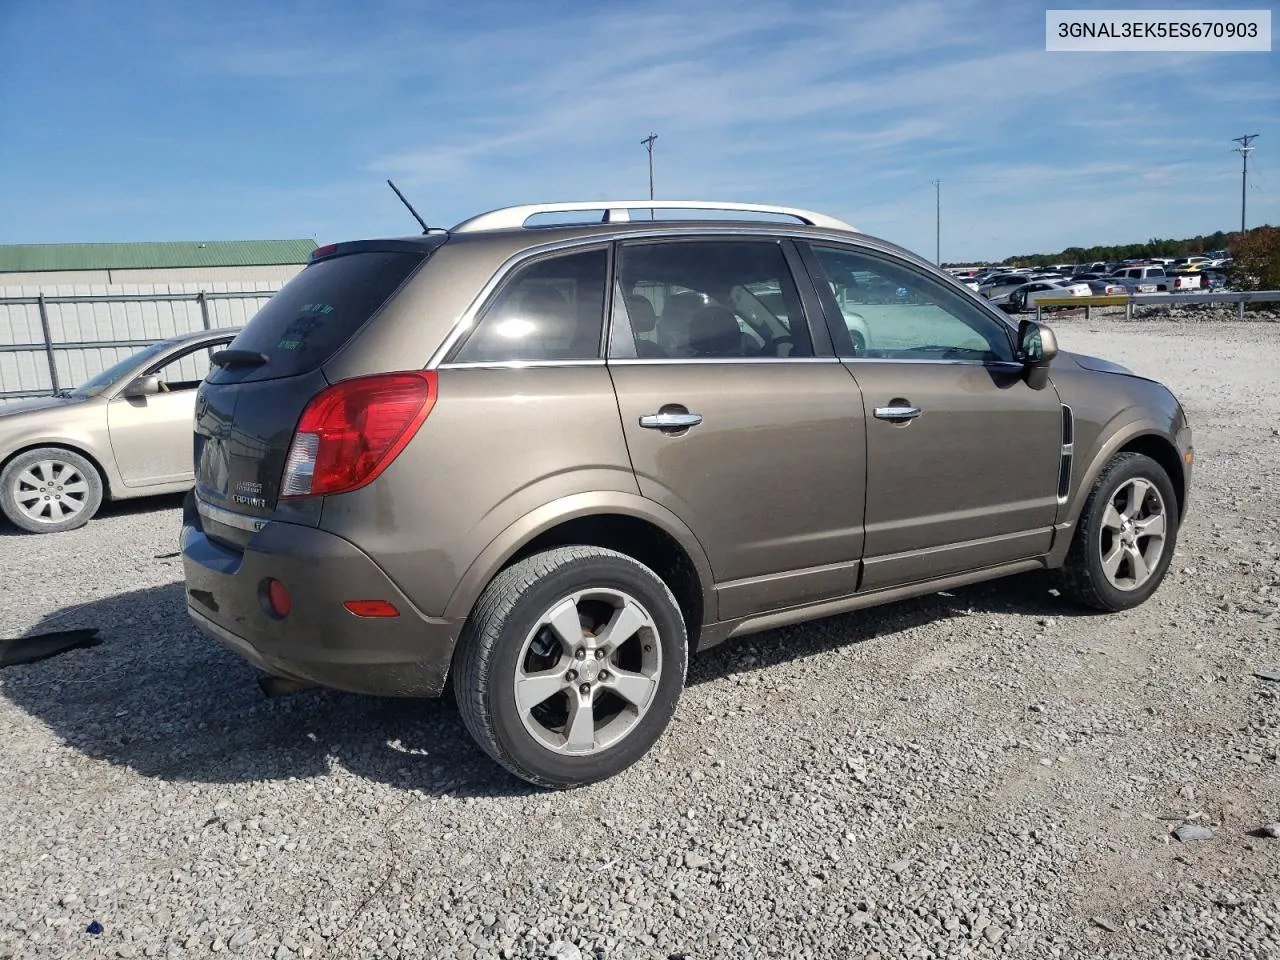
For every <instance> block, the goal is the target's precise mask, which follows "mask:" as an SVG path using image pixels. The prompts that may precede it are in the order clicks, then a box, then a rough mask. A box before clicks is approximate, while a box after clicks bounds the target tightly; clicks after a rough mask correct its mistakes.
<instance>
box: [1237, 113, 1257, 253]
mask: <svg viewBox="0 0 1280 960" xmlns="http://www.w3.org/2000/svg"><path fill="white" fill-rule="evenodd" d="M1257 139H1258V135H1257V134H1256V133H1247V134H1245V135H1244V136H1243V137H1236V138H1235V139H1234V140H1232V141H1231V142H1232V143H1238V144H1240V146H1238V147H1236V153H1238V154H1240V159H1241V160H1243V161H1244V167H1243V169H1242V170H1241V171H1240V232H1241V233H1244V209H1245V198H1246V196H1247V190H1248V187H1249V154H1251V153H1253V147H1251V146H1249V144H1251V143H1253V141H1255V140H1257Z"/></svg>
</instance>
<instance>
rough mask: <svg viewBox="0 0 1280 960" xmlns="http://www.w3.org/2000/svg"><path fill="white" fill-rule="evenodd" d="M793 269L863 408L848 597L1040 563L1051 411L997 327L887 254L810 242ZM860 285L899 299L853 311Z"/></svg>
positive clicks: (1055, 423) (1057, 421)
mask: <svg viewBox="0 0 1280 960" xmlns="http://www.w3.org/2000/svg"><path fill="white" fill-rule="evenodd" d="M806 261H807V262H808V263H809V265H810V268H811V269H812V270H813V271H814V273H815V279H816V280H817V281H818V286H819V289H820V292H821V294H822V297H823V304H824V307H825V308H826V311H827V313H828V316H829V317H831V318H835V320H836V322H834V323H832V324H831V332H832V337H833V339H834V340H835V341H836V345H837V350H838V351H839V353H840V354H841V356H842V357H843V358H844V362H845V363H846V364H847V366H848V367H849V369H850V370H851V371H852V373H853V376H854V378H855V379H856V380H857V382H858V385H859V387H861V389H862V394H863V397H864V401H865V405H866V424H867V494H866V495H867V504H866V540H865V543H864V562H863V577H862V584H861V586H862V589H864V590H873V589H877V588H882V587H889V586H894V585H898V584H905V583H911V582H916V581H923V580H930V579H934V578H936V577H942V576H946V575H948V574H952V573H956V572H959V571H965V570H971V569H978V568H983V567H993V566H997V565H999V564H1003V563H1009V562H1012V561H1017V560H1022V559H1027V558H1031V557H1038V556H1040V555H1042V554H1044V553H1046V552H1047V551H1048V550H1049V546H1050V543H1051V541H1052V539H1053V524H1054V521H1055V518H1056V514H1057V509H1058V475H1059V468H1060V464H1061V457H1062V454H1063V434H1062V419H1063V414H1062V406H1061V404H1060V402H1059V399H1058V395H1057V392H1056V391H1055V389H1054V387H1053V385H1052V384H1051V383H1050V384H1048V385H1046V386H1045V387H1044V388H1043V389H1039V390H1037V389H1033V388H1032V387H1030V386H1029V385H1028V384H1027V382H1026V381H1025V379H1024V371H1023V367H1022V365H1021V364H1020V363H1017V362H1015V360H1014V347H1013V339H1012V336H1011V334H1012V331H1011V330H1010V328H1009V326H1008V324H1006V323H1003V322H1002V321H1000V320H999V319H997V318H996V317H993V316H991V314H990V313H989V312H988V311H987V310H986V309H984V308H983V307H982V306H981V305H980V304H978V303H975V302H974V301H973V299H972V298H971V297H969V296H968V295H967V294H966V293H965V292H964V291H963V290H958V289H955V288H954V287H952V286H951V285H950V284H947V283H946V282H945V281H944V280H942V279H940V278H935V277H933V276H931V275H930V274H929V273H928V272H927V271H926V270H925V268H923V267H920V266H918V265H916V264H914V263H912V262H910V261H908V260H906V259H905V258H900V257H898V256H896V255H892V254H889V253H884V252H879V251H875V250H871V249H869V248H862V247H858V246H854V245H848V246H844V245H835V244H830V245H828V244H814V245H813V246H812V247H811V248H810V249H809V250H808V251H807V252H806ZM867 275H872V276H879V277H882V278H884V279H885V280H886V281H888V282H889V283H891V284H893V285H894V286H896V287H905V288H906V290H907V291H908V296H907V297H906V298H903V299H898V300H895V301H894V302H861V301H859V299H858V297H859V295H858V293H857V290H856V289H852V288H851V285H850V284H849V283H848V282H847V281H848V278H851V277H865V276H867ZM861 286H862V287H865V286H866V285H865V284H862V285H861ZM842 309H843V310H845V311H850V312H856V314H857V316H858V317H859V319H860V320H861V321H862V322H863V323H864V324H865V325H866V326H867V327H869V328H870V331H871V336H870V344H871V349H869V350H863V351H857V350H855V349H854V348H853V346H852V344H851V341H850V339H849V338H848V336H847V334H845V333H843V331H844V330H845V329H846V324H845V323H842V322H840V318H841V317H842V313H841V310H842Z"/></svg>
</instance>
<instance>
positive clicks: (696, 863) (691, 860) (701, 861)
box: [684, 850, 711, 870]
mask: <svg viewBox="0 0 1280 960" xmlns="http://www.w3.org/2000/svg"><path fill="white" fill-rule="evenodd" d="M710 863H711V861H710V860H708V859H707V858H706V857H704V856H702V855H701V854H697V853H694V852H693V851H692V850H689V851H687V852H686V853H685V855H684V865H685V866H686V867H688V868H689V869H690V870H701V869H702V868H703V867H705V866H708V865H709V864H710Z"/></svg>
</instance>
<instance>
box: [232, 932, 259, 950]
mask: <svg viewBox="0 0 1280 960" xmlns="http://www.w3.org/2000/svg"><path fill="white" fill-rule="evenodd" d="M255 937H257V933H256V932H255V931H254V929H253V927H241V928H240V929H239V930H237V931H236V932H235V933H233V934H232V935H231V939H230V940H228V941H227V949H228V950H230V951H232V952H233V953H239V952H240V951H241V950H243V949H244V948H245V947H247V946H248V945H249V944H251V943H253V941H254V938H255Z"/></svg>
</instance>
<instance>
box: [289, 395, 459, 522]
mask: <svg viewBox="0 0 1280 960" xmlns="http://www.w3.org/2000/svg"><path fill="white" fill-rule="evenodd" d="M435 400H436V374H435V371H434V370H415V371H412V372H406V373H387V374H379V375H377V376H372V377H356V378H355V379H352V380H343V381H342V382H341V383H335V384H334V385H333V386H332V387H329V388H328V389H327V390H324V391H322V392H320V393H318V394H316V396H314V397H313V398H312V399H311V402H310V403H308V404H307V407H306V409H305V410H303V411H302V417H301V419H300V420H299V421H298V428H297V430H296V431H295V432H294V435H293V443H292V444H291V445H290V446H289V456H288V458H287V459H286V460H285V465H284V480H283V483H282V484H281V487H280V496H281V497H285V498H289V497H319V496H326V495H328V494H335V493H347V492H348V491H351V490H357V489H359V488H360V487H363V486H365V485H366V484H368V483H371V482H372V481H373V480H374V479H375V478H376V477H377V476H378V475H379V474H380V473H382V471H383V470H385V469H386V468H387V466H388V465H389V464H390V463H391V461H392V460H394V459H395V458H396V456H397V455H398V454H399V453H400V451H401V450H403V449H404V448H405V445H406V444H408V442H409V441H410V440H412V439H413V435H414V434H415V433H416V432H417V430H418V427H420V426H422V422H423V421H424V420H426V419H427V414H429V413H430V412H431V407H432V406H433V405H434V404H435Z"/></svg>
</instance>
